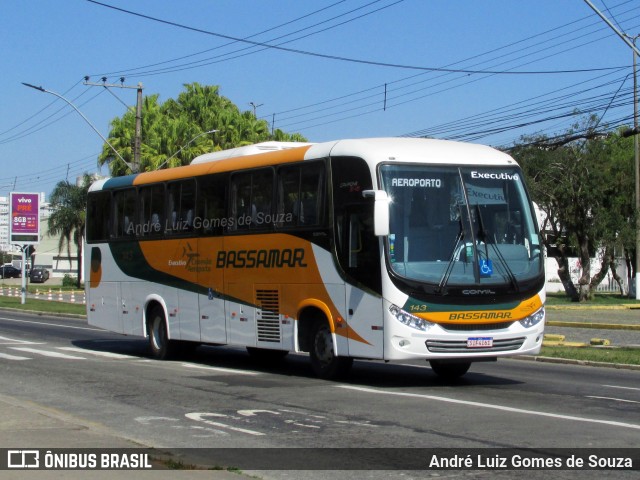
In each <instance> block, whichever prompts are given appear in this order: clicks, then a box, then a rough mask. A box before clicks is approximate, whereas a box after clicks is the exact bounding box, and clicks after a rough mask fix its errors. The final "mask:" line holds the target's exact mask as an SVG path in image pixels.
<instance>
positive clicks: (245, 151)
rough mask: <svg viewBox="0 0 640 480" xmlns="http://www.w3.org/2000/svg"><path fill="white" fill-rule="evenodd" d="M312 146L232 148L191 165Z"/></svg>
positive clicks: (272, 144)
mask: <svg viewBox="0 0 640 480" xmlns="http://www.w3.org/2000/svg"><path fill="white" fill-rule="evenodd" d="M307 145H312V144H311V143H306V142H262V143H256V144H253V145H246V146H244V147H236V148H230V149H228V150H220V151H219V152H211V153H205V154H203V155H199V156H197V157H196V158H194V159H193V160H192V161H191V165H197V164H200V163H207V162H215V161H216V160H224V159H226V158H235V157H244V156H246V155H256V154H259V153H266V152H275V151H278V150H287V149H290V148H297V147H304V146H307Z"/></svg>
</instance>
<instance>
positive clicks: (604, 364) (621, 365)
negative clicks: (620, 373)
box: [510, 355, 640, 371]
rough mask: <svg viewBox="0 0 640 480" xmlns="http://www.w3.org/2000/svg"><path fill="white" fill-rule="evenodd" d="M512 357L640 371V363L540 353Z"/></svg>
mask: <svg viewBox="0 0 640 480" xmlns="http://www.w3.org/2000/svg"><path fill="white" fill-rule="evenodd" d="M510 358H511V359H513V360H524V361H529V362H542V363H559V364H567V365H581V366H585V367H604V368H616V369H619V370H636V371H640V365H631V364H628V363H610V362H594V361H591V360H575V359H571V358H557V357H544V356H540V355H518V356H515V357H510Z"/></svg>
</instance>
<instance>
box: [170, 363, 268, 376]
mask: <svg viewBox="0 0 640 480" xmlns="http://www.w3.org/2000/svg"><path fill="white" fill-rule="evenodd" d="M182 366H183V367H187V368H197V369H200V370H210V371H212V372H221V373H233V374H235V375H260V373H259V372H248V371H246V370H234V369H232V368H222V367H207V366H205V365H194V364H192V363H183V364H182Z"/></svg>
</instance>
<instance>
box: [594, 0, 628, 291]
mask: <svg viewBox="0 0 640 480" xmlns="http://www.w3.org/2000/svg"><path fill="white" fill-rule="evenodd" d="M584 2H585V3H586V4H587V5H589V7H590V8H591V10H593V11H594V12H595V13H596V14H597V15H598V16H599V17H600V18H601V19H602V20H603V21H604V22H605V23H606V24H607V25H609V28H611V30H613V31H614V32H615V33H616V35H618V37H620V39H621V40H622V41H623V42H624V43H626V44H627V46H629V48H631V50H632V51H633V131H634V132H635V134H634V143H633V146H634V152H635V153H634V156H635V161H634V167H633V169H634V177H635V195H636V198H635V200H636V202H635V206H636V264H635V270H636V275H635V280H636V300H640V146H639V145H638V78H637V58H638V55H640V50H638V47H636V40H637V39H638V35H636V36H635V37H631V36H629V35H627V34H625V33H623V32H621V31H620V30H618V29H617V28H616V27H615V25H614V24H613V23H611V22H610V21H609V19H608V18H607V17H605V16H604V15H603V14H602V12H600V10H598V9H597V8H596V7H595V5H594V4H593V3H591V1H590V0H584ZM629 291H631V286H629Z"/></svg>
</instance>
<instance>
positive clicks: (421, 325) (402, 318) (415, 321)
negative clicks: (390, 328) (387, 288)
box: [389, 305, 433, 332]
mask: <svg viewBox="0 0 640 480" xmlns="http://www.w3.org/2000/svg"><path fill="white" fill-rule="evenodd" d="M389 313H391V316H392V317H393V318H395V319H396V320H398V321H399V322H400V323H402V324H404V325H406V326H408V327H411V328H415V329H416V330H422V331H423V332H426V331H427V330H429V328H430V327H431V326H432V325H433V324H432V323H431V322H428V321H426V320H424V319H422V318H419V317H416V316H415V315H411V314H410V313H409V312H405V311H404V310H402V309H401V308H400V307H398V306H396V305H390V306H389Z"/></svg>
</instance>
